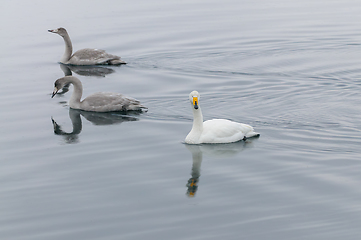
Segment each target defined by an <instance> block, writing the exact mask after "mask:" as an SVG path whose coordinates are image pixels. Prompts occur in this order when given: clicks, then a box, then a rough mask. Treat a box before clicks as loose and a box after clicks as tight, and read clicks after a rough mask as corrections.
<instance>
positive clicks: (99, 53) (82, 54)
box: [69, 48, 120, 65]
mask: <svg viewBox="0 0 361 240" xmlns="http://www.w3.org/2000/svg"><path fill="white" fill-rule="evenodd" d="M112 60H120V57H118V56H116V55H112V54H109V53H106V52H105V51H104V50H101V49H91V48H85V49H81V50H78V51H76V52H75V53H74V54H73V56H71V58H70V60H69V64H74V65H98V64H107V63H109V62H110V61H112Z"/></svg>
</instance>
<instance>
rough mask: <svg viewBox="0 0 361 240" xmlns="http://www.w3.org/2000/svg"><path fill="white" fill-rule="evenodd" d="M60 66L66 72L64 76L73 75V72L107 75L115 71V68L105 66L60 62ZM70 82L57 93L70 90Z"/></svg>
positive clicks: (83, 74) (98, 75) (86, 74)
mask: <svg viewBox="0 0 361 240" xmlns="http://www.w3.org/2000/svg"><path fill="white" fill-rule="evenodd" d="M60 68H61V70H62V71H63V72H64V76H73V72H75V73H76V74H78V75H81V76H96V77H105V75H107V74H111V73H113V72H114V70H113V69H111V68H109V67H103V66H75V65H65V64H62V63H60ZM69 86H70V84H67V85H65V86H64V87H63V88H62V91H61V92H58V93H57V94H64V93H66V92H68V91H69Z"/></svg>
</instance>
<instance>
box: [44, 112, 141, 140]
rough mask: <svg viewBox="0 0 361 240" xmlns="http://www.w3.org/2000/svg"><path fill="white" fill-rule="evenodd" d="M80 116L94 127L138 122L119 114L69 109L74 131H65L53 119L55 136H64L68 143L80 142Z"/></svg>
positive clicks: (136, 119)
mask: <svg viewBox="0 0 361 240" xmlns="http://www.w3.org/2000/svg"><path fill="white" fill-rule="evenodd" d="M80 115H82V116H83V117H85V118H86V119H87V120H88V121H90V122H92V123H93V124H94V125H111V124H119V123H122V122H129V121H138V118H135V117H132V116H128V115H122V114H119V113H97V112H86V111H81V110H76V109H69V118H70V120H71V123H72V126H73V130H72V131H71V132H66V131H63V130H62V128H61V126H60V125H59V124H57V122H56V121H55V120H54V119H53V118H51V121H52V123H53V128H54V134H56V135H61V136H64V139H65V142H66V143H77V142H79V139H78V135H79V134H80V133H81V131H82V121H81V117H80Z"/></svg>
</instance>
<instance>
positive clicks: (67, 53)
mask: <svg viewBox="0 0 361 240" xmlns="http://www.w3.org/2000/svg"><path fill="white" fill-rule="evenodd" d="M63 39H64V42H65V52H64V55H63V57H62V58H61V60H60V62H61V63H67V62H68V61H69V59H70V57H71V54H72V53H73V45H72V44H71V40H70V37H69V35H68V34H66V35H65V36H63Z"/></svg>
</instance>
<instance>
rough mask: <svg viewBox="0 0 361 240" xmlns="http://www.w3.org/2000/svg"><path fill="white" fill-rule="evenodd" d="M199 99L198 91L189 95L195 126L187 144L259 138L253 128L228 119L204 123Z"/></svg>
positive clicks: (188, 136) (189, 134)
mask: <svg viewBox="0 0 361 240" xmlns="http://www.w3.org/2000/svg"><path fill="white" fill-rule="evenodd" d="M199 99H200V94H199V93H198V92H197V91H193V92H191V93H190V94H189V101H190V103H191V105H192V110H193V126H192V129H191V131H190V132H189V133H188V135H187V137H186V139H185V142H186V143H187V144H201V143H232V142H237V141H241V140H245V139H247V138H252V137H258V136H259V133H256V132H254V130H253V127H251V126H250V125H248V124H244V123H238V122H233V121H230V120H227V119H212V120H207V121H205V122H203V115H202V111H201V107H200V105H199Z"/></svg>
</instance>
